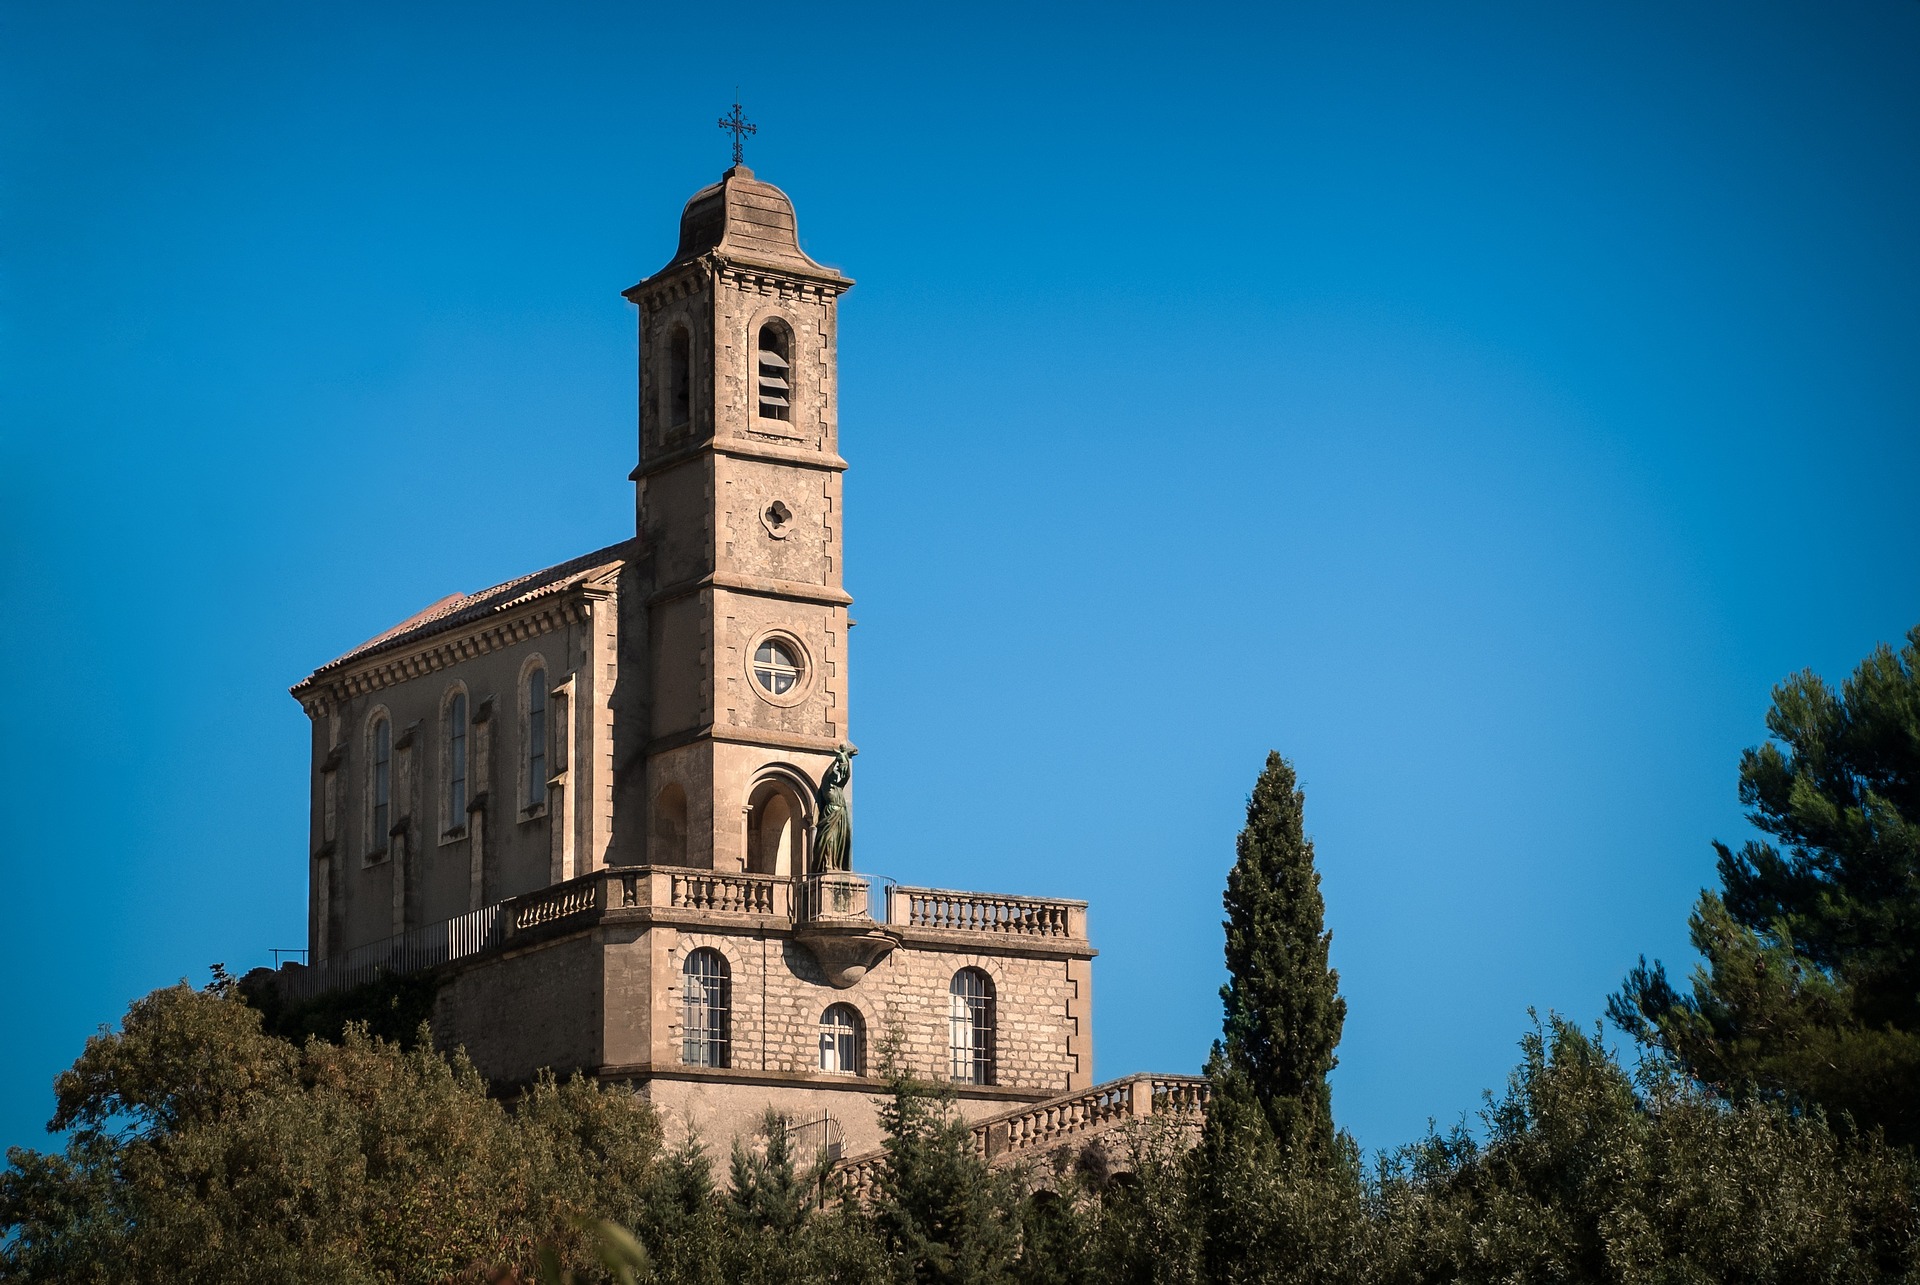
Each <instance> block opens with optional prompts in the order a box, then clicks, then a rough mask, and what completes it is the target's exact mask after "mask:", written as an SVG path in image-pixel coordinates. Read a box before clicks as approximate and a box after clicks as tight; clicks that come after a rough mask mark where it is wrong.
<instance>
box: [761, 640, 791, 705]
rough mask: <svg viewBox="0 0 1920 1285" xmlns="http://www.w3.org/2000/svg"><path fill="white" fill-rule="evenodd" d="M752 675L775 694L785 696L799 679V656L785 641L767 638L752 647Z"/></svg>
mask: <svg viewBox="0 0 1920 1285" xmlns="http://www.w3.org/2000/svg"><path fill="white" fill-rule="evenodd" d="M753 677H754V680H755V681H756V682H758V683H759V684H760V685H761V686H762V687H764V688H766V689H767V690H768V691H770V692H772V693H773V694H774V695H775V696H785V695H786V694H787V693H788V692H790V691H792V690H793V688H794V685H795V684H796V683H798V682H799V681H800V657H799V656H797V655H795V654H794V650H793V648H792V647H790V646H788V645H787V644H786V643H784V642H781V641H780V640H779V639H777V638H769V639H767V640H766V641H765V642H762V643H761V644H760V645H759V646H758V647H756V648H755V649H754V652H753Z"/></svg>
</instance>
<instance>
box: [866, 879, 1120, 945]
mask: <svg viewBox="0 0 1920 1285" xmlns="http://www.w3.org/2000/svg"><path fill="white" fill-rule="evenodd" d="M887 900H888V903H889V904H888V910H887V922H888V923H890V924H893V925H894V926H896V927H906V928H930V929H934V930H936V931H940V932H963V933H996V934H1002V935H1006V936H1011V937H1060V938H1067V939H1071V940H1077V941H1079V940H1085V939H1086V935H1087V903H1086V902H1084V901H1063V900H1056V899H1051V898H1041V897H1003V896H999V895H997V894H994V893H986V892H955V891H953V890H951V889H947V888H893V889H891V890H889V892H888V895H887Z"/></svg>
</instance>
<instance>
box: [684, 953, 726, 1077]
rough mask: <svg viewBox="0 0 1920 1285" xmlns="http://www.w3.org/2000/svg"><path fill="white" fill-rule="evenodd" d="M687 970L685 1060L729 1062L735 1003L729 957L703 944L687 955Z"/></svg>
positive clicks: (706, 1063) (698, 1063)
mask: <svg viewBox="0 0 1920 1285" xmlns="http://www.w3.org/2000/svg"><path fill="white" fill-rule="evenodd" d="M684 972H685V977H684V981H685V984H686V992H685V1001H686V1014H685V1016H686V1020H685V1022H684V1023H683V1027H684V1038H683V1041H682V1043H683V1047H682V1050H681V1060H682V1061H684V1062H686V1063H687V1064H688V1065H689V1066H726V1065H727V1064H728V1056H727V1055H728V1049H727V1044H728V1040H727V1026H728V1018H729V1016H730V1008H731V1004H732V996H731V994H730V992H731V990H732V984H731V979H730V978H729V976H728V970H727V957H726V956H725V955H722V954H721V953H720V952H719V951H717V950H714V949H713V948H712V947H710V946H702V947H701V948H700V949H698V950H696V951H694V952H693V953H692V954H690V955H688V956H687V964H686V968H685V970H684Z"/></svg>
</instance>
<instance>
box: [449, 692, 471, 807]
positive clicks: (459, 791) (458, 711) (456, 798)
mask: <svg viewBox="0 0 1920 1285" xmlns="http://www.w3.org/2000/svg"><path fill="white" fill-rule="evenodd" d="M466 823H467V694H466V693H465V692H455V693H454V694H453V699H452V700H450V701H448V702H447V829H449V830H458V829H459V828H460V827H461V826H463V825H465V824H466Z"/></svg>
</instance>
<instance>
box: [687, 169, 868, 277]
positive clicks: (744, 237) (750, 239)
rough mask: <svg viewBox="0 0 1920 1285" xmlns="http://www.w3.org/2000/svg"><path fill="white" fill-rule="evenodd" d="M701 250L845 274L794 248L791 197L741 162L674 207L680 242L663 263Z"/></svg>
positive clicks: (814, 273) (814, 272)
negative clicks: (680, 207)
mask: <svg viewBox="0 0 1920 1285" xmlns="http://www.w3.org/2000/svg"><path fill="white" fill-rule="evenodd" d="M704 254H717V255H719V256H720V257H721V258H723V259H726V260H727V261H729V262H732V263H741V264H747V265H752V266H758V267H765V268H777V269H780V270H782V271H785V272H790V273H798V274H800V275H802V276H808V277H816V278H819V279H822V280H828V281H843V280H845V278H844V277H842V276H841V275H840V274H839V273H838V272H835V271H834V270H833V269H832V268H828V267H823V266H821V265H820V264H818V263H815V262H814V261H813V260H812V259H810V258H808V257H807V253H806V251H804V250H802V249H801V248H800V234H799V227H798V225H797V223H796V222H795V220H794V217H793V202H792V201H791V200H790V199H788V197H787V194H786V193H785V192H782V191H781V190H780V189H779V188H777V187H775V186H774V185H773V184H771V183H763V182H761V181H760V180H759V179H757V178H755V177H754V176H753V171H752V170H750V169H748V168H747V167H746V166H744V165H736V166H734V167H733V168H732V169H730V170H728V171H727V172H726V173H725V174H723V175H721V177H720V181H719V182H718V183H715V184H712V185H711V186H709V187H704V188H701V189H700V190H699V191H698V192H695V193H694V194H693V198H692V199H691V200H689V201H688V202H687V207H686V209H684V210H682V211H681V213H680V248H679V249H678V250H676V251H674V255H673V258H672V260H671V261H670V262H669V263H668V264H667V265H666V266H667V267H669V268H670V267H673V266H674V265H675V264H680V263H685V262H687V261H689V260H691V259H697V258H699V257H700V256H702V255H704ZM663 271H664V269H663Z"/></svg>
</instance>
